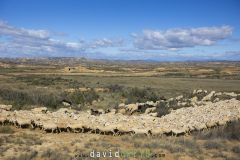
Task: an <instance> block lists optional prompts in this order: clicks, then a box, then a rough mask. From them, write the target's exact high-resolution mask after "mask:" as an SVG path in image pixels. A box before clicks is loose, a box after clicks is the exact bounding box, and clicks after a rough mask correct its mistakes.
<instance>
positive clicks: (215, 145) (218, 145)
mask: <svg viewBox="0 0 240 160" xmlns="http://www.w3.org/2000/svg"><path fill="white" fill-rule="evenodd" d="M204 147H205V148H206V149H221V148H223V147H224V146H223V144H222V143H219V142H217V141H213V140H210V141H206V142H205V143H204Z"/></svg>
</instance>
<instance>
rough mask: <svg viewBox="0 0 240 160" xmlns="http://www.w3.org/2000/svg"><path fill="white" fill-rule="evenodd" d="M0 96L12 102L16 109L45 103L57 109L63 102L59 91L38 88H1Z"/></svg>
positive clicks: (44, 104)
mask: <svg viewBox="0 0 240 160" xmlns="http://www.w3.org/2000/svg"><path fill="white" fill-rule="evenodd" d="M0 97H1V98H2V99H3V100H5V101H8V102H10V103H12V104H13V107H15V109H22V108H23V106H26V105H43V106H46V107H50V108H54V109H56V108H57V107H58V105H60V104H61V97H60V95H59V93H53V92H47V91H44V90H37V89H25V90H24V89H23V90H20V89H16V88H14V89H13V88H0Z"/></svg>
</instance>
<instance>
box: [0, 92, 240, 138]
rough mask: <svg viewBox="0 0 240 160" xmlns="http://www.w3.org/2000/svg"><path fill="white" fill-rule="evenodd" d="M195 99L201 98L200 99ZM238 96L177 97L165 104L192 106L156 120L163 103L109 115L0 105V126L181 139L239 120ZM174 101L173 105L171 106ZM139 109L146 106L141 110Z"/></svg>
mask: <svg viewBox="0 0 240 160" xmlns="http://www.w3.org/2000/svg"><path fill="white" fill-rule="evenodd" d="M199 93H200V94H199ZM224 94H225V95H228V99H224V100H220V99H219V98H218V97H217V96H219V95H220V96H222V95H224ZM197 95H201V96H202V97H201V98H200V99H199V97H198V96H197ZM237 96H239V95H238V94H235V93H220V92H218V93H216V92H210V93H208V92H206V91H203V90H195V91H194V92H193V97H192V98H191V99H188V100H184V98H183V96H178V97H176V98H174V99H169V100H167V101H166V102H164V103H166V104H175V105H184V104H185V105H186V104H191V105H190V106H189V105H188V107H181V108H179V109H176V110H172V111H171V112H170V113H169V114H166V115H164V116H161V117H159V116H158V112H157V111H158V107H161V105H158V104H160V103H163V102H162V101H158V102H154V103H153V102H147V103H141V104H139V103H138V104H132V105H124V104H121V105H120V106H119V108H118V109H112V110H109V111H108V112H103V111H102V112H101V111H96V110H92V111H89V112H83V111H76V110H72V109H68V108H61V109H59V110H58V111H55V112H51V111H48V110H47V108H46V107H40V108H34V109H32V110H19V111H16V110H15V111H11V106H7V105H0V123H1V124H2V125H7V124H11V125H15V126H16V127H21V128H30V127H31V128H35V129H41V130H44V131H46V132H51V133H60V132H73V133H96V134H107V135H123V134H146V135H162V134H167V135H181V134H186V133H190V132H192V131H195V130H203V129H207V128H211V127H215V126H218V125H225V124H227V123H229V122H232V121H237V120H240V101H239V100H238V98H237ZM224 97H226V96H224ZM217 98H218V99H217ZM173 100H174V101H176V103H170V101H173ZM185 101H186V103H185ZM187 102H189V103H187ZM142 106H145V109H144V110H143V109H142V108H143V107H142ZM146 106H148V107H146ZM139 110H140V111H139ZM141 111H143V112H141ZM134 113H140V114H134Z"/></svg>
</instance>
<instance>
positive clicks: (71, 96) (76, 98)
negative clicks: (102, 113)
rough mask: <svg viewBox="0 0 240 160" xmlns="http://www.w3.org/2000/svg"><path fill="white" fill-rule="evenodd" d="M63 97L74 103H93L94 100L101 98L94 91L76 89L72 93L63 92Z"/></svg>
mask: <svg viewBox="0 0 240 160" xmlns="http://www.w3.org/2000/svg"><path fill="white" fill-rule="evenodd" d="M62 98H64V99H66V100H68V101H70V102H72V104H83V105H85V104H92V102H93V101H94V100H97V99H98V98H99V95H98V94H97V93H96V92H95V91H94V90H90V91H86V92H81V91H76V92H72V93H66V92H65V93H63V95H62Z"/></svg>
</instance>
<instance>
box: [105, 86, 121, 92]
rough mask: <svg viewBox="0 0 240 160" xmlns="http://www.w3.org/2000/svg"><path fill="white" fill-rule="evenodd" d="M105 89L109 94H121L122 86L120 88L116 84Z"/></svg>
mask: <svg viewBox="0 0 240 160" xmlns="http://www.w3.org/2000/svg"><path fill="white" fill-rule="evenodd" d="M106 88H108V89H109V90H110V92H121V91H122V90H123V86H120V85H118V84H114V85H112V84H111V85H109V86H107V87H106Z"/></svg>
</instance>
